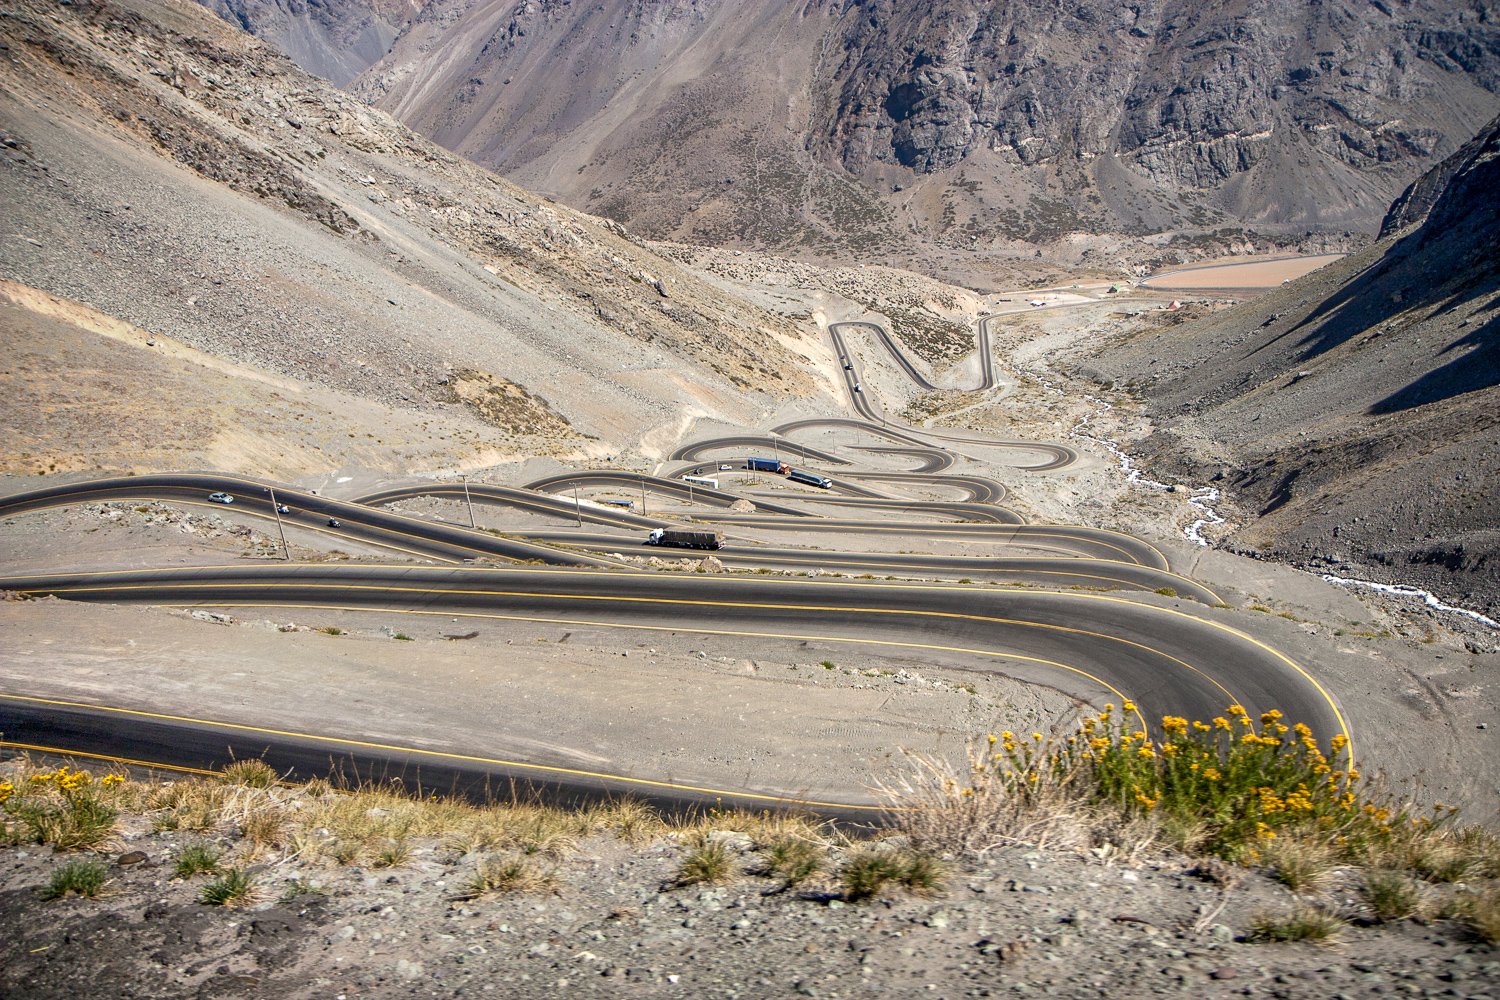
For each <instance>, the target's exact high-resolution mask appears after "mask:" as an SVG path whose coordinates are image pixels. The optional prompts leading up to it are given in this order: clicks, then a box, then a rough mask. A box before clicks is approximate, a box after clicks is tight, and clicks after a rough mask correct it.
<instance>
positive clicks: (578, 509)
mask: <svg viewBox="0 0 1500 1000" xmlns="http://www.w3.org/2000/svg"><path fill="white" fill-rule="evenodd" d="M573 513H574V514H575V515H576V516H577V517H578V526H579V527H580V528H581V527H583V505H582V504H580V503H579V502H578V484H577V483H574V484H573Z"/></svg>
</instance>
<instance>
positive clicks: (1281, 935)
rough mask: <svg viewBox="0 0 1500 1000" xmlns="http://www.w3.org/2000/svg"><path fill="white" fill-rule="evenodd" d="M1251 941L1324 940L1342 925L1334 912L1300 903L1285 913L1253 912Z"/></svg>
mask: <svg viewBox="0 0 1500 1000" xmlns="http://www.w3.org/2000/svg"><path fill="white" fill-rule="evenodd" d="M1250 928H1251V933H1250V939H1251V940H1252V941H1311V942H1314V943H1316V944H1326V943H1328V942H1330V941H1332V940H1333V939H1334V938H1335V937H1337V936H1338V934H1339V932H1340V931H1341V930H1343V929H1344V922H1343V921H1342V920H1340V919H1339V918H1338V917H1337V916H1336V915H1334V914H1332V913H1329V912H1328V911H1327V910H1324V909H1322V908H1320V907H1317V906H1310V905H1299V906H1295V907H1293V908H1292V909H1291V910H1290V911H1288V912H1287V913H1282V914H1268V913H1259V914H1256V915H1255V916H1254V917H1252V918H1251V920H1250Z"/></svg>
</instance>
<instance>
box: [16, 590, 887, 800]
mask: <svg viewBox="0 0 1500 1000" xmlns="http://www.w3.org/2000/svg"><path fill="white" fill-rule="evenodd" d="M274 606H275V607H293V608H295V607H304V605H274ZM347 610H358V609H353V608H351V609H347ZM416 613H418V614H424V613H425V614H440V613H441V612H416ZM479 617H489V616H479ZM0 700H4V701H18V702H25V703H28V704H33V705H50V706H57V707H62V708H79V709H85V710H90V711H95V712H108V713H110V714H113V715H125V716H130V717H132V718H138V719H160V720H162V721H166V722H183V723H188V724H189V725H196V726H210V727H213V728H216V729H229V730H233V731H235V732H242V733H252V734H257V735H261V736H282V737H287V738H289V739H299V740H308V741H311V742H314V743H322V744H328V745H332V746H341V747H356V748H359V749H364V750H381V751H388V752H392V753H405V754H411V755H414V756H419V757H428V758H433V759H436V760H451V761H462V762H464V763H468V764H486V765H491V766H498V767H511V768H520V769H523V770H530V771H540V772H543V773H545V774H565V775H571V776H574V777H580V778H594V779H599V780H604V781H615V782H621V783H623V784H627V785H638V786H641V787H645V788H664V789H671V790H674V791H681V792H698V793H701V794H705V795H713V796H717V797H719V798H728V799H750V800H753V801H756V802H767V803H773V804H782V805H798V806H816V807H821V808H830V809H854V810H859V811H861V812H886V811H888V810H887V808H886V807H885V806H879V805H862V804H857V803H848V802H823V801H821V800H818V799H799V798H795V797H791V796H785V795H768V794H764V793H761V792H748V791H739V792H736V791H730V790H727V789H723V788H710V787H708V786H704V785H686V784H681V783H679V782H673V781H656V780H653V779H650V778H632V777H628V776H626V775H620V774H610V773H608V772H606V771H583V770H578V769H576V768H571V767H560V766H557V765H553V764H531V763H526V762H524V761H512V760H504V759H501V758H498V757H481V756H476V755H474V754H462V753H451V752H448V751H443V750H428V749H424V748H422V747H408V746H402V745H400V744H396V743H379V742H374V741H370V740H356V739H350V738H348V737H342V736H323V735H319V734H317V733H303V732H298V731H296V730H290V729H269V728H265V727H262V726H251V725H247V724H244V723H239V722H223V721H219V720H215V719H198V718H194V717H192V716H186V715H170V714H167V713H164V712H147V711H143V710H141V709H133V708H119V707H115V706H111V705H92V704H87V703H84V702H76V701H64V700H61V699H55V698H37V697H32V696H28V695H15V694H0ZM101 759H108V760H115V759H123V758H113V757H103V756H102V755H101ZM147 766H149V765H147ZM199 773H203V774H212V773H213V772H209V771H203V772H199Z"/></svg>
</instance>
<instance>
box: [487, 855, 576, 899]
mask: <svg viewBox="0 0 1500 1000" xmlns="http://www.w3.org/2000/svg"><path fill="white" fill-rule="evenodd" d="M554 882H555V879H554V877H553V875H552V873H551V872H544V871H541V870H540V869H538V868H537V867H536V866H535V865H534V864H533V863H532V862H531V861H528V860H527V859H525V858H518V857H509V858H496V859H493V860H490V861H486V862H484V864H482V865H480V866H479V871H477V872H475V873H474V877H473V878H471V879H470V880H469V884H468V893H469V897H470V898H476V899H477V898H478V897H480V896H488V895H492V894H495V893H501V892H540V891H542V890H543V889H547V888H550V887H551V886H552V885H553V884H554Z"/></svg>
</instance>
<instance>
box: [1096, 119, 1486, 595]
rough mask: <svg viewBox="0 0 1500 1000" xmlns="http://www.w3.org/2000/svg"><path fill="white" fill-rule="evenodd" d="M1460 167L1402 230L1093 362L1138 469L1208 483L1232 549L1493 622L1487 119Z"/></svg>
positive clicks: (1443, 170)
mask: <svg viewBox="0 0 1500 1000" xmlns="http://www.w3.org/2000/svg"><path fill="white" fill-rule="evenodd" d="M1463 150H1464V152H1463V154H1462V155H1461V156H1459V157H1457V158H1455V159H1454V160H1452V161H1450V162H1447V163H1444V164H1441V165H1440V166H1438V167H1436V168H1434V170H1433V172H1432V174H1431V175H1430V176H1429V177H1427V178H1424V179H1423V182H1422V183H1420V184H1419V185H1416V186H1417V187H1418V188H1420V189H1423V190H1427V189H1436V190H1437V192H1438V193H1437V194H1436V195H1435V197H1433V198H1432V199H1431V201H1430V205H1431V208H1430V210H1429V211H1427V213H1426V220H1425V221H1424V222H1422V224H1421V225H1420V226H1419V227H1417V228H1415V229H1405V230H1401V231H1400V232H1399V233H1398V234H1397V235H1395V236H1391V237H1388V238H1387V239H1385V240H1383V241H1381V242H1380V243H1378V244H1376V245H1374V246H1372V247H1370V248H1368V249H1367V250H1365V251H1363V252H1361V253H1359V254H1356V255H1354V256H1351V257H1350V258H1347V259H1346V260H1344V261H1341V262H1340V263H1338V264H1335V265H1331V266H1329V267H1327V268H1324V269H1323V270H1321V271H1318V272H1315V273H1314V274H1312V275H1309V276H1308V277H1306V278H1303V279H1301V280H1300V281H1297V282H1295V283H1294V284H1292V285H1290V286H1288V287H1286V288H1284V289H1281V290H1279V291H1277V292H1274V293H1272V294H1270V295H1266V296H1263V297H1261V298H1257V299H1255V300H1253V301H1251V302H1248V303H1246V304H1244V305H1241V306H1239V307H1237V308H1235V309H1232V310H1229V311H1227V312H1224V313H1220V314H1218V315H1217V316H1214V317H1213V318H1211V319H1208V320H1204V321H1201V322H1198V323H1192V324H1185V325H1182V326H1178V327H1173V328H1170V329H1168V330H1165V331H1163V332H1161V333H1159V334H1157V335H1155V336H1151V337H1146V338H1143V339H1140V340H1137V341H1135V342H1133V343H1130V344H1128V345H1124V346H1115V347H1111V348H1109V349H1107V351H1106V352H1105V353H1104V354H1102V355H1101V356H1100V357H1098V358H1096V359H1095V360H1094V362H1093V364H1094V365H1095V366H1096V367H1097V369H1098V370H1099V371H1100V372H1101V373H1102V374H1104V375H1105V376H1107V377H1109V378H1114V379H1125V380H1130V381H1134V382H1135V383H1136V384H1138V385H1139V386H1141V391H1142V393H1143V395H1144V396H1145V397H1146V399H1147V400H1149V402H1150V404H1151V408H1152V411H1153V415H1154V417H1155V419H1156V423H1157V425H1158V426H1159V427H1162V428H1163V430H1161V431H1159V432H1158V434H1157V435H1156V436H1155V438H1154V439H1153V440H1152V441H1150V442H1149V443H1148V445H1147V448H1148V449H1149V450H1150V451H1152V452H1153V454H1154V458H1155V460H1156V461H1159V462H1162V463H1167V464H1170V463H1173V462H1181V463H1183V464H1185V467H1186V468H1185V471H1187V472H1189V473H1196V474H1205V473H1207V474H1212V473H1213V472H1214V471H1218V472H1219V473H1221V482H1223V483H1224V484H1226V485H1227V486H1229V488H1230V496H1231V499H1232V500H1233V501H1234V502H1235V503H1236V504H1237V505H1238V506H1239V508H1240V512H1241V514H1242V515H1243V516H1244V518H1245V523H1244V525H1243V527H1241V528H1240V529H1239V532H1238V535H1237V537H1238V538H1239V539H1240V540H1241V541H1242V542H1244V543H1246V544H1250V545H1254V546H1257V547H1260V548H1263V549H1264V550H1266V551H1269V552H1272V553H1277V554H1281V555H1285V556H1288V557H1291V558H1294V559H1297V560H1299V561H1303V562H1308V563H1311V564H1313V565H1321V566H1331V567H1333V569H1334V571H1335V572H1340V573H1346V574H1348V573H1352V574H1354V575H1365V576H1372V577H1376V578H1381V579H1386V580H1391V581H1398V582H1420V583H1421V584H1423V585H1425V586H1428V587H1430V588H1434V589H1437V590H1440V591H1441V592H1443V593H1446V594H1450V595H1453V596H1455V597H1461V598H1463V599H1465V600H1468V601H1471V602H1472V603H1474V604H1475V605H1479V606H1483V607H1485V608H1488V609H1489V610H1490V613H1492V614H1493V612H1494V610H1495V609H1497V608H1500V492H1497V491H1496V490H1495V488H1494V484H1495V483H1496V482H1497V481H1500V199H1497V198H1496V196H1495V192H1496V191H1500V119H1496V120H1494V121H1492V122H1490V124H1489V125H1488V126H1486V127H1485V128H1484V129H1483V130H1482V131H1481V132H1480V134H1479V135H1478V136H1477V137H1476V138H1475V139H1474V141H1473V142H1471V143H1468V144H1467V145H1465V146H1464V147H1463ZM1408 204H1411V202H1410V201H1408ZM1416 217H1417V218H1420V214H1418V215H1417V216H1416ZM1182 456H1187V457H1186V458H1185V459H1184V458H1183V457H1182Z"/></svg>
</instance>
